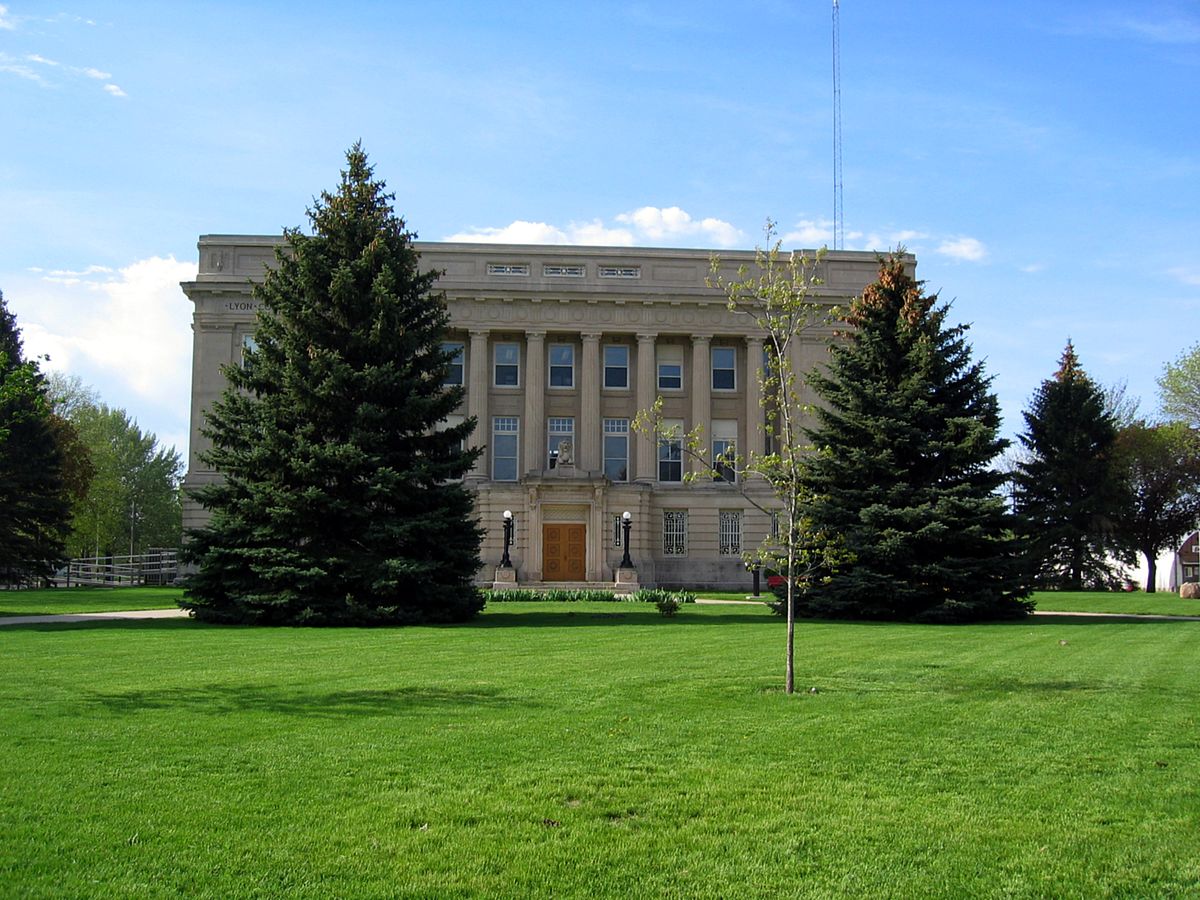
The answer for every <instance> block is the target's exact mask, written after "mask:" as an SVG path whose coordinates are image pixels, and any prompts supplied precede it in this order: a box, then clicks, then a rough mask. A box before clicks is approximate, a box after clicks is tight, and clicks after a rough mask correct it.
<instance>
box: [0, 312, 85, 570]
mask: <svg viewBox="0 0 1200 900" xmlns="http://www.w3.org/2000/svg"><path fill="white" fill-rule="evenodd" d="M62 424H63V423H61V422H58V421H57V420H56V419H55V418H54V415H53V413H52V412H51V410H50V404H49V403H48V401H47V399H46V389H45V380H44V379H43V377H42V374H41V372H40V371H39V370H38V366H37V363H36V362H33V361H28V362H27V361H26V360H25V359H24V357H23V354H22V347H21V333H20V331H19V330H18V328H17V321H16V317H15V316H14V315H12V313H10V312H9V311H8V307H7V306H6V305H5V303H4V296H3V294H0V581H3V582H4V583H6V584H17V585H28V584H34V583H36V582H38V581H40V580H43V579H45V578H48V577H49V576H50V575H51V574H53V572H54V570H55V569H57V568H58V567H59V566H60V565H61V564H62V563H63V562H64V558H65V554H64V540H65V537H66V532H67V521H68V517H69V515H70V499H69V496H68V486H67V483H66V481H65V480H64V475H63V469H64V463H65V459H64V448H63V446H62V445H60V438H61V439H62V440H64V441H65V440H66V438H67V437H68V434H67V431H66V429H64V428H62V427H61V426H62Z"/></svg>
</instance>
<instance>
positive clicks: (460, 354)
mask: <svg viewBox="0 0 1200 900" xmlns="http://www.w3.org/2000/svg"><path fill="white" fill-rule="evenodd" d="M442 352H443V353H449V354H451V357H450V369H449V371H447V372H446V380H445V381H443V382H442V384H444V385H447V386H450V385H458V384H462V383H463V363H464V362H465V361H466V347H465V346H464V345H463V344H459V343H455V342H447V343H445V344H442Z"/></svg>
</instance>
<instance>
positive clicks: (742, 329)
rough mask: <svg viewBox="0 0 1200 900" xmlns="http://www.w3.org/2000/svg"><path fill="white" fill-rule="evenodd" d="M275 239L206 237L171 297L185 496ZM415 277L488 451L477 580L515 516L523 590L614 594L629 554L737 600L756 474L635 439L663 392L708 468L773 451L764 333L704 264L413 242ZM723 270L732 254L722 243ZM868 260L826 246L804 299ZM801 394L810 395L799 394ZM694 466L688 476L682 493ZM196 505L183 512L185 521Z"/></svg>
mask: <svg viewBox="0 0 1200 900" xmlns="http://www.w3.org/2000/svg"><path fill="white" fill-rule="evenodd" d="M281 240H282V239H281V238H280V237H259V236H241V235H206V236H203V237H201V238H200V242H199V249H200V267H199V273H198V275H197V277H196V280H195V281H190V282H185V283H184V284H183V290H184V292H185V293H186V294H187V296H188V298H189V299H191V301H192V302H193V303H194V304H195V315H194V320H193V331H194V352H193V360H192V401H191V402H192V414H191V450H190V454H189V460H188V474H187V477H186V479H185V482H184V485H185V488H188V489H193V488H196V487H199V486H200V485H203V484H205V483H206V482H209V481H211V480H213V479H215V478H219V477H220V476H219V473H217V472H215V471H213V470H212V469H211V468H208V467H207V466H206V464H205V463H203V462H202V461H201V459H200V454H201V453H202V452H203V451H204V449H205V448H206V446H207V442H206V439H205V438H204V437H203V436H202V435H201V434H200V427H201V424H202V423H203V417H204V411H205V410H206V409H208V408H209V407H210V406H211V404H212V403H213V401H214V400H215V399H216V398H217V396H218V395H219V394H220V392H221V391H222V390H223V388H224V386H225V378H224V376H223V375H222V374H221V366H222V365H227V364H237V363H239V362H240V359H241V353H242V349H243V347H244V346H245V345H246V343H247V342H248V341H251V340H253V335H254V329H255V319H256V311H257V301H255V300H254V299H253V298H252V296H251V285H252V283H253V282H256V281H260V280H261V279H262V277H263V272H264V270H265V268H266V267H269V266H272V265H273V264H274V248H275V247H276V246H277V245H279V244H280V242H281ZM415 247H416V249H417V250H418V251H419V252H420V254H421V261H422V268H423V269H434V270H437V271H439V272H441V273H443V274H442V276H441V278H440V280H439V281H438V288H439V289H440V290H442V291H444V292H445V295H446V301H447V305H448V307H449V314H450V327H451V331H450V333H449V334H448V336H447V343H448V345H449V347H450V349H451V350H452V352H453V353H454V365H453V367H452V369H451V375H450V379H451V381H452V382H453V383H455V384H462V385H464V386H465V387H466V399H465V400H464V402H463V405H462V407H461V408H460V410H459V411H458V413H457V415H458V416H463V417H465V416H474V417H475V419H476V420H477V422H478V427H477V429H476V432H475V442H476V443H477V444H479V445H482V446H483V447H484V448H485V451H484V453H483V455H482V456H481V457H480V458H479V461H478V463H477V465H476V466H475V468H474V469H473V470H472V471H471V472H470V473H469V474H468V476H467V478H466V483H467V485H468V486H469V487H470V488H471V489H472V490H473V491H475V492H476V496H477V503H476V511H477V513H478V515H479V518H480V521H481V523H482V524H483V526H484V528H485V531H486V537H485V540H484V544H483V548H482V558H483V562H484V567H483V569H481V570H480V572H479V573H478V580H479V581H480V582H481V583H483V582H488V583H490V582H491V581H492V580H493V578H494V576H495V569H496V565H497V564H498V563H499V561H500V559H501V556H502V553H503V547H502V544H503V538H502V535H503V515H504V512H505V511H506V510H508V511H510V512H511V513H512V517H513V522H514V527H513V543H512V546H511V548H510V556H511V560H512V564H513V566H514V568H515V571H516V577H517V581H518V583H522V584H523V583H549V582H612V581H613V580H614V578H615V576H616V569H617V567H618V566H619V563H620V562H621V559H622V556H623V553H624V551H625V548H624V547H623V546H622V542H623V529H622V527H621V517H622V514H623V513H625V512H629V513H630V518H631V530H630V539H629V548H628V550H629V554H630V558H631V559H632V561H633V564H634V566H635V568H636V570H637V579H638V581H639V582H640V583H641V584H642V585H660V586H693V587H707V588H713V589H717V588H724V589H729V590H740V589H743V588H745V587H746V586H747V585H748V584H749V577H748V575H747V573H746V571H745V567H744V565H743V563H742V560H741V554H742V551H743V550H745V549H751V548H754V547H756V546H758V545H759V544H760V543H761V542H762V541H763V539H764V538H765V537H766V536H767V535H768V534H769V532H770V529H771V528H772V517H771V515H770V514H768V513H764V512H761V511H760V510H759V509H757V508H756V507H755V505H754V503H752V502H751V501H750V499H749V498H750V497H753V498H754V499H755V500H756V501H757V503H758V504H759V505H760V506H764V507H767V508H770V507H771V506H772V505H774V504H776V503H777V501H775V500H774V498H773V496H772V493H771V491H770V489H769V488H768V487H767V486H766V485H765V484H763V483H761V482H756V481H755V479H753V478H751V479H749V480H748V482H747V483H738V478H739V476H738V474H737V473H735V472H734V471H732V470H731V469H729V468H727V467H721V471H719V472H717V473H714V472H712V471H711V470H709V469H708V467H707V466H706V465H703V464H701V463H698V462H696V461H694V460H692V459H690V458H689V456H688V454H687V453H685V452H684V451H683V447H682V445H681V440H680V439H676V440H655V439H653V438H647V437H645V436H643V435H641V434H638V433H636V432H635V430H634V429H633V428H632V422H633V419H634V417H635V416H636V414H637V412H638V411H639V410H643V409H648V408H649V407H651V406H652V404H653V403H654V402H655V399H656V398H657V397H662V398H663V406H662V410H663V415H664V416H665V418H666V419H667V420H668V422H669V423H670V424H672V425H675V426H677V427H678V429H679V432H680V433H683V432H687V431H691V430H692V429H693V428H695V427H696V426H700V427H701V429H702V434H703V441H704V445H705V448H706V450H707V451H708V452H709V453H710V454H711V458H713V459H718V460H719V459H720V458H721V457H722V456H723V455H724V454H726V453H733V452H737V453H740V454H743V455H745V454H761V453H763V452H765V451H766V450H767V449H768V438H767V435H766V434H765V431H764V419H765V416H764V412H763V409H762V407H761V405H760V402H759V401H760V388H759V380H758V377H759V376H758V373H759V371H760V370H761V368H762V366H763V363H764V359H765V357H764V335H763V334H762V333H761V332H760V331H759V330H757V329H756V327H755V325H754V323H753V322H752V321H751V320H750V319H749V318H747V317H746V316H744V315H739V314H735V313H733V312H731V311H729V310H728V309H727V308H726V305H725V297H724V295H723V293H722V292H721V291H720V290H718V289H715V288H711V287H708V286H707V284H706V278H707V276H708V275H709V271H710V255H711V254H710V252H709V251H707V250H663V249H644V248H636V249H635V248H598V247H573V246H518V245H501V244H456V243H422V242H418V243H416V244H415ZM720 256H721V260H722V264H723V265H724V266H726V271H727V273H728V277H734V276H735V272H736V269H737V267H738V265H740V264H746V265H749V266H751V267H753V263H754V255H753V253H750V252H747V251H722V252H721V254H720ZM877 269H878V264H877V259H876V256H875V254H873V253H864V252H850V251H835V252H830V253H829V254H828V255H827V256H826V257H825V258H824V260H823V262H822V265H821V271H820V274H821V277H822V278H823V282H824V283H823V285H822V286H821V287H820V288H818V289H817V296H818V297H819V298H820V299H821V300H822V301H827V302H829V303H845V302H847V301H848V300H849V298H850V297H852V296H854V295H856V294H858V293H860V292H861V291H862V289H863V288H864V287H865V286H866V285H867V284H869V283H870V282H872V281H873V280H874V279H875V275H876V272H877ZM831 337H832V331H831V329H821V330H815V331H813V332H811V333H810V334H808V335H807V336H806V338H805V340H804V341H803V342H802V343H801V344H800V345H799V346H798V348H797V351H796V356H795V358H794V359H793V360H792V364H793V366H794V370H795V371H797V372H804V371H807V370H808V369H810V368H812V367H813V366H814V365H816V364H818V363H819V362H820V361H821V360H822V359H823V358H824V356H825V353H826V349H825V348H826V344H827V342H828V341H829V340H830V338H831ZM809 399H811V398H809ZM689 471H694V472H697V473H699V475H700V477H698V478H697V479H696V480H692V481H689V480H687V479H685V475H686V474H687V473H688V472H689ZM205 517H206V513H205V511H204V510H203V509H201V508H200V507H199V506H198V505H197V504H196V503H195V502H194V501H192V500H190V499H189V500H186V501H185V505H184V526H185V528H190V527H197V526H199V525H201V524H202V523H203V522H204V520H205Z"/></svg>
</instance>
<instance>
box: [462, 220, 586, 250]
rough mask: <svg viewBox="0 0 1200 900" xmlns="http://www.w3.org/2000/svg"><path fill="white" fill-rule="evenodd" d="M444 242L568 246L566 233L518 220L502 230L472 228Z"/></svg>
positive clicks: (540, 223)
mask: <svg viewBox="0 0 1200 900" xmlns="http://www.w3.org/2000/svg"><path fill="white" fill-rule="evenodd" d="M443 240H446V241H466V242H469V243H476V244H569V243H571V242H570V241H569V240H568V239H567V235H566V232H564V231H561V230H559V229H558V228H555V227H554V226H553V225H547V224H546V223H545V222H526V221H524V220H522V219H518V220H517V221H515V222H512V223H510V224H508V225H505V226H504V227H503V228H480V227H478V226H472V227H471V228H469V229H468V230H466V231H460V232H458V233H457V234H452V235H449V236H448V237H445V238H443Z"/></svg>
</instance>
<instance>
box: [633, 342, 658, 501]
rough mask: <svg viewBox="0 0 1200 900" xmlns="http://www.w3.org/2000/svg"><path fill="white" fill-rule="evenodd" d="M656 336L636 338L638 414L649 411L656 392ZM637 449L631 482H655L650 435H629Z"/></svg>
mask: <svg viewBox="0 0 1200 900" xmlns="http://www.w3.org/2000/svg"><path fill="white" fill-rule="evenodd" d="M656 337H657V335H654V334H639V335H638V336H637V342H638V349H637V408H638V412H641V411H642V410H644V409H649V408H650V407H652V406H653V405H654V397H655V394H656V391H655V389H654V387H655V384H656V383H657V382H656V381H655V377H654V373H655V365H654V340H655V338H656ZM631 437H632V438H633V441H634V444H635V446H636V447H637V459H636V465H634V467H633V473H632V478H631V480H637V481H647V482H651V481H654V480H656V477H657V473H656V472H655V471H654V457H655V446H656V445H655V440H654V437H653V436H652V435H647V434H637V435H631Z"/></svg>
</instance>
